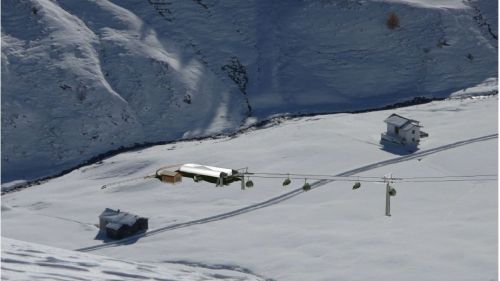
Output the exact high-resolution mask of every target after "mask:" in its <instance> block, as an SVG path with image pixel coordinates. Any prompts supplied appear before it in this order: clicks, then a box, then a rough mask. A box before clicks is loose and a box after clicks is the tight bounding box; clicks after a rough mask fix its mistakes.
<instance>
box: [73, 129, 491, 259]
mask: <svg viewBox="0 0 500 281" xmlns="http://www.w3.org/2000/svg"><path fill="white" fill-rule="evenodd" d="M496 138H498V134H490V135H486V136H482V137H477V138H472V139H467V140H463V141H458V142H454V143H450V144H447V145H442V146H439V147H435V148H431V149H427V150H422V151H419V152H415V153H413V154H410V155H405V156H401V157H397V158H393V159H389V160H384V161H380V162H376V163H372V164H368V165H365V166H362V167H359V168H356V169H352V170H349V171H346V172H343V173H340V174H337V175H335V176H351V175H354V174H357V173H361V172H366V171H368V170H372V169H376V168H379V167H382V166H387V165H391V164H396V163H400V162H404V161H409V160H412V159H415V158H420V157H423V156H427V155H431V154H435V153H438V152H441V151H444V150H448V149H452V148H455V147H459V146H464V145H467V144H471V143H476V142H482V141H488V140H492V139H496ZM334 181H335V180H319V181H316V182H314V183H312V184H311V189H315V188H318V187H321V186H324V185H326V184H328V183H331V182H334ZM303 192H305V191H304V190H303V189H302V188H301V187H300V188H297V189H294V190H292V191H290V192H288V193H285V194H282V195H280V196H277V197H273V198H271V199H269V200H266V201H263V202H260V203H257V204H253V205H250V206H247V207H244V208H240V209H237V210H234V211H230V212H226V213H222V214H219V215H214V216H210V217H206V218H202V219H197V220H192V221H188V222H184V223H177V224H173V225H169V226H165V227H161V228H158V229H154V230H151V231H148V232H144V233H140V234H137V235H134V236H131V237H128V238H124V239H121V240H117V241H113V242H108V243H106V244H100V245H94V246H89V247H84V248H79V249H76V251H81V252H91V251H96V250H100V249H104V248H109V247H114V246H120V245H127V244H130V243H131V242H132V243H133V242H135V241H136V240H138V239H140V238H143V237H149V236H153V235H156V234H159V233H162V232H165V231H169V230H175V229H179V228H185V227H189V226H192V225H198V224H205V223H209V222H214V221H219V220H223V219H227V218H231V217H234V216H238V215H241V214H245V213H248V212H252V211H256V210H258V209H261V208H265V207H269V206H272V205H275V204H278V203H281V202H283V201H286V200H288V199H291V198H293V197H295V196H297V195H299V194H301V193H303Z"/></svg>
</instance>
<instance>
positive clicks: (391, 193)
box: [384, 174, 396, 217]
mask: <svg viewBox="0 0 500 281" xmlns="http://www.w3.org/2000/svg"><path fill="white" fill-rule="evenodd" d="M392 179H393V177H392V174H388V175H385V176H384V181H385V182H386V183H387V184H386V186H385V215H386V216H388V217H390V216H391V196H396V189H394V188H393V187H392V186H391V183H392V182H393V181H392Z"/></svg>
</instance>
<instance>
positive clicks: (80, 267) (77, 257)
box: [1, 237, 264, 281]
mask: <svg viewBox="0 0 500 281" xmlns="http://www.w3.org/2000/svg"><path fill="white" fill-rule="evenodd" d="M1 277H2V280H4V281H7V280H11V281H14V280H15V281H22V280H26V281H33V280H59V281H64V280H68V281H70V280H81V281H82V280H88V281H99V280H156V281H173V280H176V281H182V280H185V281H209V280H227V281H244V280H246V281H258V280H262V281H264V278H261V277H258V276H254V275H251V274H248V273H244V272H238V271H234V270H228V269H209V268H201V267H193V266H188V265H182V264H169V263H157V264H146V263H140V262H130V261H126V260H118V259H113V258H109V257H103V256H96V255H90V254H84V253H80V252H75V251H68V250H62V249H57V248H53V247H48V246H43V245H39V244H35V243H29V242H23V241H18V240H14V239H8V238H3V237H2V275H1Z"/></svg>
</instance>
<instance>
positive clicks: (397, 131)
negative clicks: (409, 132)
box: [394, 127, 399, 135]
mask: <svg viewBox="0 0 500 281" xmlns="http://www.w3.org/2000/svg"><path fill="white" fill-rule="evenodd" d="M394 131H395V132H396V135H397V134H399V128H398V127H395V128H394Z"/></svg>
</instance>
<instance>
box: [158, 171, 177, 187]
mask: <svg viewBox="0 0 500 281" xmlns="http://www.w3.org/2000/svg"><path fill="white" fill-rule="evenodd" d="M157 177H158V178H159V179H160V180H161V181H162V182H166V183H171V184H176V183H178V182H182V174H181V173H179V172H176V171H168V170H162V171H159V172H158V173H157Z"/></svg>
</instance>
